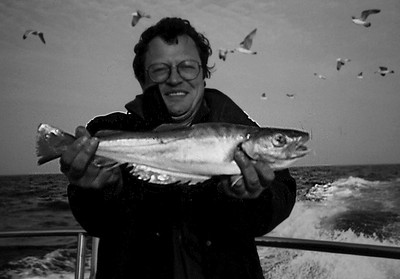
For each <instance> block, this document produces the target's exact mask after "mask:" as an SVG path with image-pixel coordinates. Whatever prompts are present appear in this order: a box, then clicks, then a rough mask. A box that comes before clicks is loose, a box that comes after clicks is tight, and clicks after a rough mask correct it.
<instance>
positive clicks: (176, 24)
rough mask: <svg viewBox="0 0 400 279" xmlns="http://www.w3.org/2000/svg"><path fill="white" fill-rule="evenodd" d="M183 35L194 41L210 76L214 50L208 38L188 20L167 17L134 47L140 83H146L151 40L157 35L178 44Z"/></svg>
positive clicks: (205, 74) (134, 64)
mask: <svg viewBox="0 0 400 279" xmlns="http://www.w3.org/2000/svg"><path fill="white" fill-rule="evenodd" d="M182 35H187V36H189V37H190V38H192V40H193V41H194V43H195V45H196V47H197V51H198V53H199V56H200V61H201V65H202V70H203V77H204V78H210V76H211V71H210V70H211V68H210V67H208V66H207V63H208V57H209V56H211V54H212V50H211V46H210V43H209V41H208V39H207V38H206V37H205V36H204V35H203V34H201V33H198V32H197V31H196V29H194V27H193V26H192V25H191V24H190V22H189V21H188V20H185V19H181V18H175V17H173V18H169V17H166V18H163V19H161V20H160V21H159V22H158V23H157V24H155V25H153V26H151V27H149V28H148V29H147V30H145V31H144V32H143V33H142V35H141V37H140V39H139V42H138V43H137V44H136V46H135V48H134V51H135V54H136V56H135V58H134V60H133V70H134V72H135V76H136V78H137V80H138V81H139V83H140V84H144V83H145V79H146V72H145V71H146V69H145V67H144V63H145V58H146V57H145V55H146V52H147V50H148V47H149V43H150V41H151V40H153V39H154V38H155V37H161V38H162V39H163V40H164V41H165V42H167V43H169V44H174V43H175V44H176V38H177V37H178V36H182Z"/></svg>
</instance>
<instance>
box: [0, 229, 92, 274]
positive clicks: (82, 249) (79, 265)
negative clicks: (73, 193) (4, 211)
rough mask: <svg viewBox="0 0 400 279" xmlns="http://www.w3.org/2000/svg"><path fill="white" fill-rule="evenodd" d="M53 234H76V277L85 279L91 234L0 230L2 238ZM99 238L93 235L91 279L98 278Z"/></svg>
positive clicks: (83, 232) (64, 231)
mask: <svg viewBox="0 0 400 279" xmlns="http://www.w3.org/2000/svg"><path fill="white" fill-rule="evenodd" d="M52 236H65V237H67V236H76V237H77V254H76V264H75V279H83V278H84V274H85V257H86V242H87V238H88V237H89V235H88V234H87V233H86V231H84V230H41V231H8V232H0V238H14V237H52ZM98 243H99V240H98V238H97V237H92V259H91V264H90V277H89V278H90V279H94V278H96V270H97V248H98Z"/></svg>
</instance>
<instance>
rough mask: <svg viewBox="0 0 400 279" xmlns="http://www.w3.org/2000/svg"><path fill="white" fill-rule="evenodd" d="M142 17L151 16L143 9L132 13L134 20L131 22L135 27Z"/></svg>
mask: <svg viewBox="0 0 400 279" xmlns="http://www.w3.org/2000/svg"><path fill="white" fill-rule="evenodd" d="M142 17H146V18H150V17H151V16H150V15H148V14H145V13H144V12H142V11H141V10H136V12H134V13H132V22H131V25H132V27H134V26H135V25H136V24H137V23H138V22H139V20H140V19H141V18H142Z"/></svg>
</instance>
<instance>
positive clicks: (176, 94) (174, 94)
mask: <svg viewBox="0 0 400 279" xmlns="http://www.w3.org/2000/svg"><path fill="white" fill-rule="evenodd" d="M167 95H168V96H183V95H186V93H185V92H170V93H168V94H167Z"/></svg>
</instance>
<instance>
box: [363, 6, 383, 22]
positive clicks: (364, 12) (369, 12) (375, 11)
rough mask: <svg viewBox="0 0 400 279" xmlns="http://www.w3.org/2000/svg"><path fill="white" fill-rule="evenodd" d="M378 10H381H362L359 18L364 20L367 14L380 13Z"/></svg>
mask: <svg viewBox="0 0 400 279" xmlns="http://www.w3.org/2000/svg"><path fill="white" fill-rule="evenodd" d="M380 12H381V10H379V9H371V10H365V11H362V13H361V19H362V20H366V19H367V17H368V16H369V15H372V14H377V13H380Z"/></svg>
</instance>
